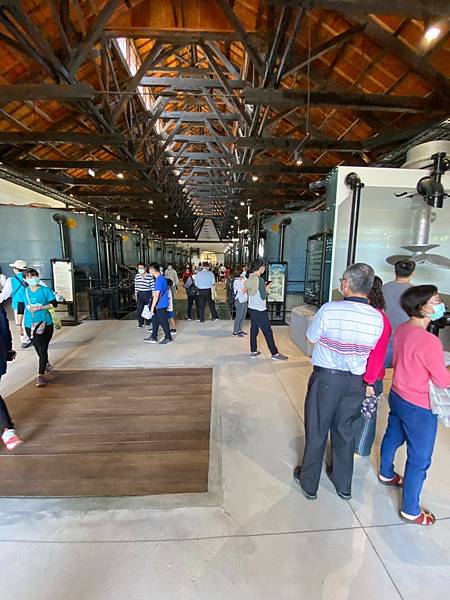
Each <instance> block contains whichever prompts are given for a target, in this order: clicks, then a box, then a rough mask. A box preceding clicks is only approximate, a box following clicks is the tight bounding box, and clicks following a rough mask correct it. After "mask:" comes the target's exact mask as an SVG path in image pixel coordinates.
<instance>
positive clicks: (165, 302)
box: [155, 275, 169, 308]
mask: <svg viewBox="0 0 450 600" xmlns="http://www.w3.org/2000/svg"><path fill="white" fill-rule="evenodd" d="M168 290H169V286H168V285H167V279H166V278H165V277H164V276H163V275H160V276H159V277H157V278H156V281H155V292H159V298H158V303H157V304H156V308H168V306H169V291H168Z"/></svg>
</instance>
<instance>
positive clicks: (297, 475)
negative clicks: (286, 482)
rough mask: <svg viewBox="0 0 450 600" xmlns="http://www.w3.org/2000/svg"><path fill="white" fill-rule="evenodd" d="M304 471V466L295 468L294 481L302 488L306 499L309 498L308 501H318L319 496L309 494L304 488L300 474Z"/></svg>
mask: <svg viewBox="0 0 450 600" xmlns="http://www.w3.org/2000/svg"><path fill="white" fill-rule="evenodd" d="M301 470H302V465H299V466H298V467H295V469H294V481H295V482H296V483H298V485H299V486H300V489H301V490H302V492H303V495H304V496H305V498H308V500H317V494H310V493H308V492H307V491H306V490H305V489H304V487H303V486H302V482H301V481H300V472H301Z"/></svg>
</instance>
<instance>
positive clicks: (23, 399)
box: [0, 369, 212, 497]
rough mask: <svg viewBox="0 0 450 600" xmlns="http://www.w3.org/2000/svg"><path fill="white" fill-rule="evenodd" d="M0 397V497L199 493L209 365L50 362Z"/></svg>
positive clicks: (203, 482)
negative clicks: (2, 427) (9, 444)
mask: <svg viewBox="0 0 450 600" xmlns="http://www.w3.org/2000/svg"><path fill="white" fill-rule="evenodd" d="M50 378H51V380H52V381H51V383H49V385H48V386H47V387H45V388H40V389H38V388H36V387H35V385H34V382H33V383H30V384H28V385H26V386H25V387H23V388H22V389H20V390H19V391H17V392H16V393H15V394H13V395H12V396H9V397H8V398H7V402H8V406H9V408H10V411H11V414H12V417H13V420H14V422H15V425H16V428H17V431H18V432H19V433H20V435H21V437H22V438H23V440H24V442H25V443H24V444H23V445H22V446H21V447H19V448H18V449H17V450H15V451H14V452H8V451H7V450H6V449H2V450H1V452H0V473H1V479H2V485H1V487H0V496H8V497H11V496H40V497H43V496H44V497H64V496H140V495H152V494H175V493H192V492H207V490H208V466H209V438H210V421H211V393H212V369H166V370H164V371H161V370H152V369H111V370H83V371H78V370H76V371H75V370H74V371H69V370H67V371H56V372H54V374H52V375H50V376H49V379H50Z"/></svg>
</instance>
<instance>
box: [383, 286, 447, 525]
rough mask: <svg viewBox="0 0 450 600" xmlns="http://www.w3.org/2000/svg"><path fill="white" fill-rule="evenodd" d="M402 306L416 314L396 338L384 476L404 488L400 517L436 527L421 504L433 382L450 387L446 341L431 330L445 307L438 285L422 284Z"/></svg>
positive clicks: (429, 451) (432, 436)
mask: <svg viewBox="0 0 450 600" xmlns="http://www.w3.org/2000/svg"><path fill="white" fill-rule="evenodd" d="M401 306H402V308H403V310H404V311H405V312H406V314H407V315H408V316H409V317H410V319H409V321H407V322H406V323H403V324H402V325H400V327H398V328H397V331H396V332H395V336H394V361H393V363H394V378H393V380H392V388H391V393H390V395H389V406H390V409H391V411H390V413H389V420H388V426H387V430H386V433H385V435H384V439H383V443H382V444H381V464H380V473H379V476H378V477H379V480H380V482H381V483H383V484H385V485H394V486H397V487H403V494H402V508H401V510H400V517H401V518H402V519H403V520H404V521H406V522H408V523H412V524H414V525H433V523H435V521H436V517H435V516H434V515H433V514H432V513H430V512H428V511H426V510H424V509H423V508H421V506H420V494H421V492H422V487H423V484H424V481H425V478H426V476H427V471H428V469H429V467H430V465H431V459H432V456H433V449H434V442H435V440H436V433H437V417H436V415H434V414H433V413H432V412H431V406H430V391H429V390H430V381H431V382H433V384H434V385H435V386H436V387H439V388H447V387H450V371H449V369H448V368H446V367H445V362H444V352H443V348H442V342H441V341H440V339H439V338H438V337H436V336H435V335H433V334H432V333H429V332H428V331H427V327H428V325H429V324H430V322H431V321H437V320H439V319H440V318H441V317H443V316H444V313H445V306H444V304H443V302H442V301H441V299H440V297H439V294H438V290H437V288H436V287H435V286H434V285H418V286H416V287H411V288H409V289H408V290H406V292H404V293H403V296H402V297H401ZM405 443H406V453H407V461H406V467H405V474H404V477H403V478H402V477H401V476H400V475H398V474H397V473H396V472H395V471H394V458H395V453H396V451H397V449H398V448H400V446H403V444H405Z"/></svg>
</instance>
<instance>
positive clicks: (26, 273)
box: [23, 268, 39, 277]
mask: <svg viewBox="0 0 450 600" xmlns="http://www.w3.org/2000/svg"><path fill="white" fill-rule="evenodd" d="M23 274H24V276H25V277H27V276H28V277H39V273H38V272H37V271H36V269H33V268H29V269H25V271H24V272H23Z"/></svg>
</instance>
